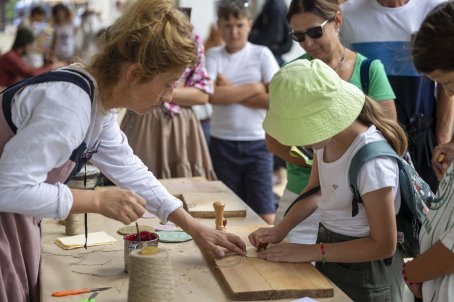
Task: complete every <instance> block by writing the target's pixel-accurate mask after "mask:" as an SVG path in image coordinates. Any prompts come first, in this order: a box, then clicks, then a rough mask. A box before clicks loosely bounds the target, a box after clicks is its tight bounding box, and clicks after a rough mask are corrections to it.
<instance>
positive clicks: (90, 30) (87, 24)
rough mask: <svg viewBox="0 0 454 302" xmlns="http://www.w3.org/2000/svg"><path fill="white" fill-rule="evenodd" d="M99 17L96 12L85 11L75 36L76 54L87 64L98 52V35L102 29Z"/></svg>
mask: <svg viewBox="0 0 454 302" xmlns="http://www.w3.org/2000/svg"><path fill="white" fill-rule="evenodd" d="M102 28H103V27H102V24H101V17H100V15H99V13H98V12H96V11H93V10H89V9H86V10H85V11H84V12H83V14H82V16H81V22H80V28H79V29H78V30H77V34H76V41H77V43H76V45H77V47H76V53H77V55H78V56H80V57H81V59H82V60H84V61H86V62H89V61H90V60H91V58H92V57H93V55H94V54H96V52H97V50H98V46H97V41H98V37H97V35H98V33H99V31H100V30H101V29H102Z"/></svg>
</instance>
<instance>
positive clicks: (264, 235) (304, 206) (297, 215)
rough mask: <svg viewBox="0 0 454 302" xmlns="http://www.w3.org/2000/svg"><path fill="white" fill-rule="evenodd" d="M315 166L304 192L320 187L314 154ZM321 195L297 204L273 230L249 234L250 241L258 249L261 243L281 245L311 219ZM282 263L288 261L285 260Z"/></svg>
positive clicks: (262, 229) (267, 229)
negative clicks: (292, 230)
mask: <svg viewBox="0 0 454 302" xmlns="http://www.w3.org/2000/svg"><path fill="white" fill-rule="evenodd" d="M313 162H314V166H313V168H312V170H311V175H310V177H309V182H308V184H307V187H306V188H305V189H304V191H303V192H306V191H309V190H311V189H313V188H316V187H318V186H320V182H319V178H318V168H317V157H316V155H315V154H314V160H313ZM320 195H321V193H320V192H318V193H315V194H314V195H311V196H309V197H307V198H305V199H304V200H302V201H299V202H298V203H297V204H295V205H294V206H293V207H292V208H291V209H290V211H289V212H288V213H287V215H285V216H284V219H283V220H282V221H281V222H280V223H279V224H278V225H277V226H275V227H273V228H260V229H258V230H256V231H254V232H252V233H251V234H249V241H250V242H251V243H252V245H253V246H255V247H257V246H258V244H259V243H279V242H281V241H282V240H283V239H284V238H285V236H286V235H287V234H288V232H290V230H291V229H293V228H294V227H295V226H296V225H297V224H298V223H300V222H301V221H303V220H304V219H306V218H307V217H309V216H310V215H311V214H312V213H313V212H314V211H315V210H316V209H317V201H318V199H319V198H320ZM281 261H286V259H285V258H284V259H283V260H281Z"/></svg>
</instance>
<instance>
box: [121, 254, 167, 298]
mask: <svg viewBox="0 0 454 302" xmlns="http://www.w3.org/2000/svg"><path fill="white" fill-rule="evenodd" d="M147 254H148V255H147ZM154 301H159V302H167V301H169V302H170V301H176V297H175V285H174V281H173V275H172V264H171V261H170V253H169V251H168V250H166V249H161V248H158V247H145V248H143V249H141V250H135V251H132V252H131V254H130V255H129V290H128V302H154Z"/></svg>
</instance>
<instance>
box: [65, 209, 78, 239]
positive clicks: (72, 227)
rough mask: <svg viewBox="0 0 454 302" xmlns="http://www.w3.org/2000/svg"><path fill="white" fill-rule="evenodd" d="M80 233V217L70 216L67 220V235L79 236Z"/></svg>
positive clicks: (76, 215)
mask: <svg viewBox="0 0 454 302" xmlns="http://www.w3.org/2000/svg"><path fill="white" fill-rule="evenodd" d="M79 233H80V228H79V215H78V214H70V215H68V217H66V219H65V234H66V235H68V236H72V235H77V234H79Z"/></svg>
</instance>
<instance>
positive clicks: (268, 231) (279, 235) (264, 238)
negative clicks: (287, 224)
mask: <svg viewBox="0 0 454 302" xmlns="http://www.w3.org/2000/svg"><path fill="white" fill-rule="evenodd" d="M286 235H287V234H286V233H285V232H283V231H282V230H280V229H279V227H272V228H260V229H258V230H255V231H254V232H252V233H251V234H249V236H248V238H249V241H250V242H251V243H252V245H253V246H255V247H258V246H259V244H260V243H279V242H281V241H282V240H284V238H285V236H286Z"/></svg>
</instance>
